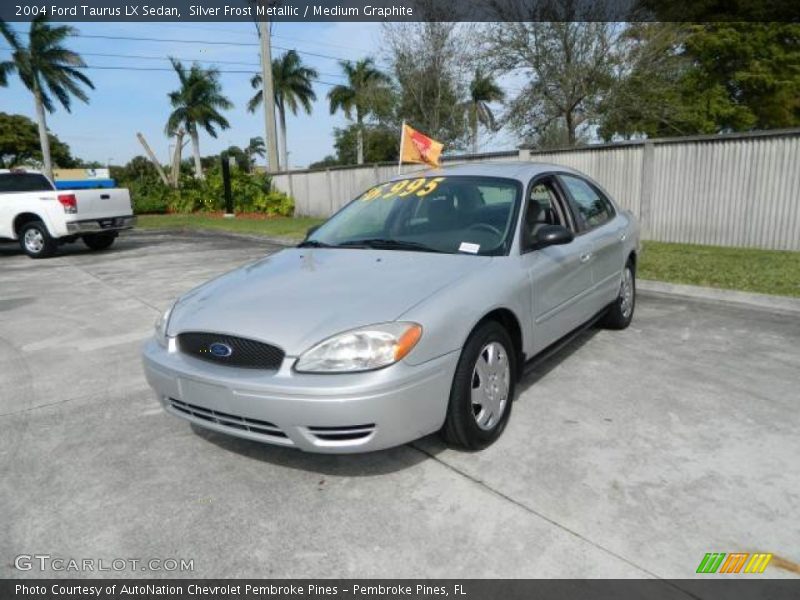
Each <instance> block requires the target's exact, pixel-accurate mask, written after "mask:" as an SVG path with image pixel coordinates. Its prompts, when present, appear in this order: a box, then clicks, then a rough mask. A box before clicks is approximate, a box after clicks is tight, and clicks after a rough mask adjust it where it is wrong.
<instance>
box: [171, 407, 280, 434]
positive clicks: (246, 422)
mask: <svg viewBox="0 0 800 600" xmlns="http://www.w3.org/2000/svg"><path fill="white" fill-rule="evenodd" d="M169 403H170V405H171V406H172V408H174V409H175V410H177V411H179V412H182V413H183V414H186V415H189V416H192V417H196V418H198V419H202V420H204V421H210V422H211V423H216V424H218V425H223V426H224V427H230V428H231V429H240V430H244V431H250V432H251V433H258V434H261V435H268V436H271V437H278V438H286V434H285V433H283V432H282V431H281V430H280V428H279V427H278V426H277V425H275V424H274V423H270V422H269V421H261V420H260V419H250V418H249V417H240V416H238V415H230V414H228V413H224V412H220V411H218V410H210V409H208V408H203V407H202V406H196V405H194V404H189V403H188V402H182V401H181V400H176V399H175V398H170V399H169Z"/></svg>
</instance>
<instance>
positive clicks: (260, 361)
mask: <svg viewBox="0 0 800 600" xmlns="http://www.w3.org/2000/svg"><path fill="white" fill-rule="evenodd" d="M178 348H179V349H180V351H181V352H183V353H185V354H188V355H190V356H193V357H194V358H199V359H201V360H206V361H208V362H213V363H216V364H218V365H228V366H230V367H243V368H246V369H278V368H279V367H280V366H281V363H282V362H283V357H284V356H285V353H284V352H283V350H281V349H280V348H278V347H276V346H272V345H270V344H265V343H264V342H257V341H255V340H247V339H244V338H240V337H236V336H233V335H225V334H221V333H207V332H200V331H188V332H186V333H181V334H178ZM212 350H219V351H218V352H216V353H214V352H212ZM228 350H229V352H228Z"/></svg>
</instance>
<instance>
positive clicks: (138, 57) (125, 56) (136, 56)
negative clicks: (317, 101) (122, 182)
mask: <svg viewBox="0 0 800 600" xmlns="http://www.w3.org/2000/svg"><path fill="white" fill-rule="evenodd" d="M0 50H7V51H9V52H10V51H11V50H12V49H11V48H9V47H5V46H4V47H0ZM80 54H81V55H82V56H96V57H101V58H123V59H136V60H157V61H169V58H168V57H164V56H147V55H142V54H107V53H103V52H81V53H80ZM174 58H175V59H176V60H180V61H185V62H200V63H207V64H208V65H211V66H213V65H215V64H217V63H219V64H226V65H240V66H245V67H260V66H261V65H260V64H259V63H255V62H252V63H250V62H243V61H236V60H210V59H206V58H188V57H180V56H176V57H174ZM92 68H98V69H99V68H103V65H95V66H93V67H92ZM114 68H119V69H122V68H131V69H134V70H144V69H145V68H144V67H142V68H138V69H137V68H136V67H124V66H119V67H116V66H114ZM164 70H166V71H171V70H172V69H164ZM220 73H251V71H235V70H221V71H220ZM319 75H322V76H323V77H341V78H344V75H342V74H337V73H319ZM312 81H319V80H317V79H312ZM321 83H326V82H321ZM329 85H338V84H335V83H329Z"/></svg>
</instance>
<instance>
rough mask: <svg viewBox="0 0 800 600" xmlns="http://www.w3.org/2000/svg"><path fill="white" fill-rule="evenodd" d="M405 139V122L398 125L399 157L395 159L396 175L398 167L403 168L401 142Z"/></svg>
mask: <svg viewBox="0 0 800 600" xmlns="http://www.w3.org/2000/svg"><path fill="white" fill-rule="evenodd" d="M405 139H406V120H405V119H403V123H402V124H401V125H400V157H399V158H398V159H397V174H398V175H400V167H402V166H403V142H404V141H405Z"/></svg>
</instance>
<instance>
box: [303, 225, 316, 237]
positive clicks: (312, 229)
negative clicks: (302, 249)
mask: <svg viewBox="0 0 800 600" xmlns="http://www.w3.org/2000/svg"><path fill="white" fill-rule="evenodd" d="M317 229H319V225H313V226H312V227H309V228H308V230H307V231H306V239H308V238H310V237H311V234H312V233H314V232H315V231H316V230H317Z"/></svg>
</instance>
